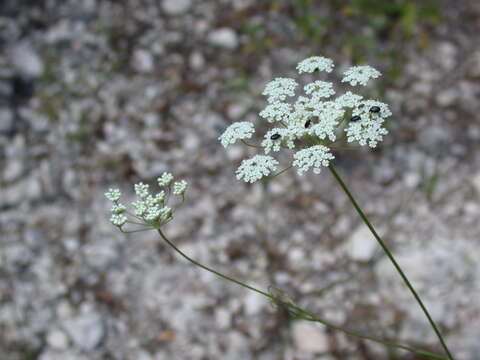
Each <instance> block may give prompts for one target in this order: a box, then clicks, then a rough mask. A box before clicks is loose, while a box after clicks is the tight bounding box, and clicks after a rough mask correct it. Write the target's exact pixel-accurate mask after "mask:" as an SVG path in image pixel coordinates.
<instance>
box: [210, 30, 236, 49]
mask: <svg viewBox="0 0 480 360" xmlns="http://www.w3.org/2000/svg"><path fill="white" fill-rule="evenodd" d="M208 42H209V43H210V44H212V45H215V46H218V47H221V48H225V49H235V48H236V47H237V46H238V39H237V34H236V33H235V31H233V30H232V29H230V28H220V29H216V30H213V31H212V32H210V34H208Z"/></svg>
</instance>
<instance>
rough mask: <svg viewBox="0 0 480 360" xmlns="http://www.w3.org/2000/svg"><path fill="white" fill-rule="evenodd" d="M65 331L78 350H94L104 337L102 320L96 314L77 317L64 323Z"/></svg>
mask: <svg viewBox="0 0 480 360" xmlns="http://www.w3.org/2000/svg"><path fill="white" fill-rule="evenodd" d="M65 330H66V331H67V333H68V335H69V336H70V338H71V339H72V341H73V342H74V344H75V345H76V346H78V347H79V348H81V349H83V350H86V351H89V350H93V349H95V348H96V347H97V346H98V345H99V344H100V342H101V341H102V339H103V337H104V335H105V328H104V324H103V321H102V318H101V317H100V315H98V314H84V315H79V316H77V317H75V318H73V319H70V320H68V321H66V322H65Z"/></svg>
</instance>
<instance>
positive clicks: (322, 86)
mask: <svg viewBox="0 0 480 360" xmlns="http://www.w3.org/2000/svg"><path fill="white" fill-rule="evenodd" d="M303 90H305V94H307V95H311V96H312V98H313V99H315V100H318V99H321V98H328V97H330V96H332V95H334V94H335V90H333V84H332V83H329V82H326V81H320V80H317V81H314V82H312V83H310V84H307V85H305V86H304V87H303Z"/></svg>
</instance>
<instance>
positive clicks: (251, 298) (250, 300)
mask: <svg viewBox="0 0 480 360" xmlns="http://www.w3.org/2000/svg"><path fill="white" fill-rule="evenodd" d="M266 304H267V302H266V300H265V298H264V297H263V296H262V295H260V294H257V293H255V292H253V291H250V292H249V293H248V295H247V296H246V297H245V314H247V315H255V314H258V313H259V312H260V311H261V310H262V308H263V307H264V306H265V305H266Z"/></svg>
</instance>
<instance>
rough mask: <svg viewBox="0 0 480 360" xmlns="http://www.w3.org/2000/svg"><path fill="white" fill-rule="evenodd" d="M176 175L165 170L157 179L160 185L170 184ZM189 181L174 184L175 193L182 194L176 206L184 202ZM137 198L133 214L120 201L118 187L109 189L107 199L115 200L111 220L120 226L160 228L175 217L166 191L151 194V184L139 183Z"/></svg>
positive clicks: (134, 202)
mask: <svg viewBox="0 0 480 360" xmlns="http://www.w3.org/2000/svg"><path fill="white" fill-rule="evenodd" d="M173 180H174V177H173V175H172V174H170V173H168V172H165V173H163V174H162V176H160V177H159V178H158V179H157V182H158V184H159V185H160V186H162V187H164V186H169V185H170V184H171V183H172V181H173ZM187 185H188V184H187V182H186V181H185V180H181V181H177V182H175V183H174V184H173V192H172V193H173V195H178V196H181V199H180V200H181V203H180V204H179V205H178V206H177V207H176V209H178V208H179V206H180V205H182V204H183V200H184V194H185V191H186V190H187ZM133 188H134V190H135V194H136V195H137V198H138V199H137V200H136V201H133V202H132V203H131V206H132V207H133V214H132V213H130V212H129V211H128V209H127V207H126V206H125V205H123V204H121V203H119V199H120V195H121V194H120V191H119V190H118V189H109V190H108V191H107V192H106V193H105V196H106V197H107V199H109V200H110V201H112V202H113V205H112V210H111V212H112V216H111V218H110V221H111V223H112V224H113V225H115V226H117V227H119V228H120V230H121V231H123V232H129V231H124V230H123V229H122V227H123V226H124V225H126V224H132V225H143V226H144V227H143V228H142V229H140V230H134V232H135V231H142V230H150V229H159V228H160V227H161V226H163V225H165V224H167V223H168V222H169V221H170V220H171V219H172V217H173V213H174V210H173V209H172V208H171V207H169V206H168V205H167V204H166V202H167V199H166V195H165V191H164V190H161V191H160V192H158V193H156V194H155V195H152V194H150V191H149V185H148V184H144V183H141V182H140V183H138V184H135V185H134V186H133Z"/></svg>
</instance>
